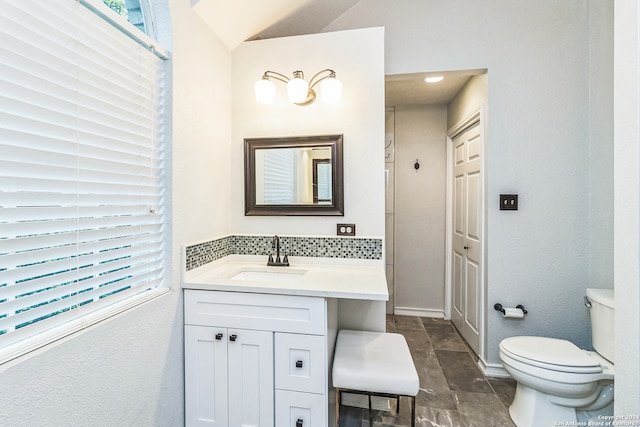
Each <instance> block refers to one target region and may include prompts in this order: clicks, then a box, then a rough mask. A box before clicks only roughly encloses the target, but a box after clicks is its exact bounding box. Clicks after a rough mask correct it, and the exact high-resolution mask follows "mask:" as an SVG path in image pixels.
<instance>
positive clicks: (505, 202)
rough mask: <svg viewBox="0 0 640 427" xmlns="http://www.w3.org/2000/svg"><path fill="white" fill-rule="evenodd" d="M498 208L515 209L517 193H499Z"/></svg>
mask: <svg viewBox="0 0 640 427" xmlns="http://www.w3.org/2000/svg"><path fill="white" fill-rule="evenodd" d="M500 210H501V211H517V210H518V195H517V194H501V195H500Z"/></svg>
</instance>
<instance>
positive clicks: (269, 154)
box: [244, 135, 344, 216]
mask: <svg viewBox="0 0 640 427" xmlns="http://www.w3.org/2000/svg"><path fill="white" fill-rule="evenodd" d="M342 141H343V136H342V135H318V136H297V137H281V138H245V140H244V172H245V173H244V208H245V215H270V216H280V215H308V216H343V215H344V195H343V157H342Z"/></svg>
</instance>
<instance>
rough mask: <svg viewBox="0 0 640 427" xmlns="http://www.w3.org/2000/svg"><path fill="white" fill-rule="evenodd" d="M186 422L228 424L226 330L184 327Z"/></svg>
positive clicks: (215, 424)
mask: <svg viewBox="0 0 640 427" xmlns="http://www.w3.org/2000/svg"><path fill="white" fill-rule="evenodd" d="M184 341H185V351H184V357H185V378H184V381H185V421H186V425H187V426H188V427H190V426H209V427H211V426H215V427H227V426H228V425H229V419H228V411H227V397H228V395H227V331H226V329H220V328H212V327H208V326H185V331H184Z"/></svg>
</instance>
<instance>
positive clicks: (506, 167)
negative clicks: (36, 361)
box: [325, 0, 612, 366]
mask: <svg viewBox="0 0 640 427" xmlns="http://www.w3.org/2000/svg"><path fill="white" fill-rule="evenodd" d="M591 3H597V2H590V1H587V0H568V1H562V2H558V1H541V2H535V3H532V2H528V1H525V0H516V1H503V0H490V1H484V2H477V1H474V0H459V1H456V2H444V3H443V2H438V1H435V0H426V1H422V0H405V1H402V2H401V5H402V7H399V6H398V4H396V3H395V2H394V3H393V4H392V3H391V2H387V1H384V0H370V1H366V2H360V3H358V4H357V5H356V6H354V7H353V8H351V9H350V10H349V11H348V12H347V13H345V14H344V15H343V16H341V17H340V18H339V19H337V20H336V21H334V22H333V23H332V24H331V25H329V26H328V27H327V28H326V29H325V30H327V31H335V30H341V29H347V28H357V27H366V26H374V25H384V26H385V73H386V74H404V73H416V72H426V71H441V70H464V69H488V75H489V81H488V83H489V89H488V93H489V99H488V106H487V111H488V114H489V116H490V118H491V119H490V124H489V129H488V133H487V139H486V147H485V150H486V151H485V155H486V156H485V165H486V168H485V169H486V203H487V211H486V214H487V236H486V237H487V250H488V252H487V313H486V321H487V331H486V332H487V334H486V342H485V345H486V347H485V350H484V351H483V354H482V355H481V357H482V358H483V359H485V362H487V363H489V364H499V358H498V344H499V342H500V340H501V339H503V338H505V337H507V336H510V335H516V334H542V335H547V336H553V337H560V338H568V339H571V340H572V341H574V342H575V343H576V344H578V345H581V346H589V342H590V332H589V323H588V313H587V311H586V310H585V307H584V305H583V304H582V297H583V295H584V293H585V288H587V287H589V286H602V287H606V285H605V282H606V281H607V279H611V277H612V268H611V265H612V253H611V242H612V236H611V234H610V232H609V231H608V230H609V229H610V226H608V225H607V224H606V220H607V219H610V217H611V213H610V211H609V213H607V211H606V209H607V201H610V198H608V197H601V198H600V199H593V203H592V191H593V189H594V188H596V184H598V183H600V182H603V180H604V181H606V180H610V178H609V177H610V176H611V174H612V166H611V163H610V161H609V160H607V159H608V158H610V156H611V146H610V145H607V144H610V143H611V138H612V133H611V132H610V130H609V129H610V124H611V120H612V117H611V115H606V116H602V117H601V120H600V121H597V122H591V121H590V119H591V116H590V113H589V111H590V109H591V108H595V107H596V106H598V105H600V103H603V104H602V106H601V107H600V108H603V110H604V111H609V112H610V111H611V102H610V99H609V100H608V99H607V97H606V95H605V96H602V97H598V98H597V99H592V98H591V97H590V96H591V95H593V94H594V93H600V92H601V90H603V91H604V92H606V90H607V89H606V88H607V87H608V86H609V85H610V84H611V71H610V70H611V69H609V71H607V70H606V69H603V70H600V71H599V72H598V74H597V76H598V78H597V79H592V73H593V72H594V70H593V68H592V67H593V66H594V64H595V63H602V62H603V61H605V62H604V63H606V61H607V60H610V56H608V55H610V52H611V46H612V44H611V43H612V34H611V31H610V29H607V28H608V27H610V25H609V24H608V23H610V22H611V14H610V13H609V11H610V10H611V7H612V5H611V4H610V3H609V2H606V3H607V4H606V5H599V6H598V7H599V8H601V9H603V10H602V11H601V12H603V13H592V10H591ZM599 3H602V2H599ZM594 27H597V28H604V30H603V31H602V33H601V34H599V37H600V40H601V42H600V43H602V45H603V46H604V48H598V49H595V50H592V49H591V48H592V46H591V44H592V40H590V31H591V29H592V28H594ZM594 76H595V75H594ZM594 91H595V92H594ZM592 126H593V127H592ZM600 131H601V132H600ZM596 135H598V142H599V143H601V144H604V145H603V146H601V149H600V150H599V152H598V156H599V157H600V156H602V158H603V159H604V163H602V165H601V166H599V167H602V170H600V171H599V172H598V176H599V177H598V178H595V179H594V180H593V181H592V180H591V174H592V172H593V167H594V166H593V164H592V163H591V157H590V156H591V145H592V144H593V143H595V142H596V141H595V136H596ZM594 159H595V158H594ZM505 192H515V193H519V194H520V206H521V208H520V210H519V211H518V212H510V213H509V214H506V213H504V212H500V211H499V210H498V196H499V194H500V193H505ZM600 213H602V214H603V215H601V216H595V214H597V215H600ZM592 214H594V218H596V217H597V218H599V220H598V222H597V223H596V222H592V221H590V216H592ZM602 227H605V228H604V229H602ZM594 236H598V239H597V241H598V243H599V244H597V245H592V244H591V241H592V238H593V237H594ZM594 259H598V260H599V263H598V264H599V265H598V271H599V273H598V274H597V275H595V274H594V273H591V272H590V261H591V260H594ZM592 274H593V275H592ZM498 301H499V302H502V303H503V304H506V305H515V304H518V303H522V304H524V305H525V306H526V307H527V309H529V315H528V316H527V318H526V319H525V320H524V321H506V320H504V319H501V318H499V317H498V316H497V313H496V312H494V311H493V310H491V309H490V307H491V306H492V305H493V303H495V302H498ZM498 366H499V365H498Z"/></svg>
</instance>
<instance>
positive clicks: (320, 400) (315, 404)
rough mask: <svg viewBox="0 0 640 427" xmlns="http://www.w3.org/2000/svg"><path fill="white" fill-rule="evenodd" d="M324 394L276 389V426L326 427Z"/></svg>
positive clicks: (326, 408)
mask: <svg viewBox="0 0 640 427" xmlns="http://www.w3.org/2000/svg"><path fill="white" fill-rule="evenodd" d="M327 413H328V407H327V401H326V397H325V395H324V394H313V393H300V392H295V391H287V390H276V426H278V427H327V425H328V424H327Z"/></svg>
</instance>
